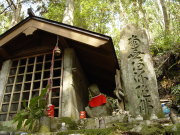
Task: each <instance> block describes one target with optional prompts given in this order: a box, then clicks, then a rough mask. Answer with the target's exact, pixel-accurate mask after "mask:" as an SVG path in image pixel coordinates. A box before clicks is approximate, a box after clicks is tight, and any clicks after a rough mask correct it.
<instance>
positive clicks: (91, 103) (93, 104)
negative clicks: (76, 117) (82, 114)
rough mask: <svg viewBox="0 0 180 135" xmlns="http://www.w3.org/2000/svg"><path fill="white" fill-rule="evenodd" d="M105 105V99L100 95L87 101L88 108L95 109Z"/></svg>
mask: <svg viewBox="0 0 180 135" xmlns="http://www.w3.org/2000/svg"><path fill="white" fill-rule="evenodd" d="M105 103H106V97H105V96H104V95H102V94H100V95H98V96H96V97H93V98H92V99H91V100H90V101H89V106H90V107H97V106H101V105H103V104H105Z"/></svg>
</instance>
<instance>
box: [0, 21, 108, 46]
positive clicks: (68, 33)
mask: <svg viewBox="0 0 180 135" xmlns="http://www.w3.org/2000/svg"><path fill="white" fill-rule="evenodd" d="M29 27H34V28H37V29H40V30H44V31H47V32H50V33H53V34H56V35H59V36H62V37H65V38H69V39H72V40H75V41H78V42H81V43H85V44H88V45H92V46H94V47H99V46H101V45H103V44H105V43H107V42H108V40H105V39H101V38H98V37H95V36H92V35H88V34H86V33H83V32H79V31H75V30H72V29H68V28H64V27H61V26H56V25H54V24H49V23H45V22H40V21H37V20H29V21H28V22H26V23H24V24H23V25H21V26H20V27H19V28H17V29H15V30H14V31H12V32H11V33H10V34H8V35H6V36H5V37H3V38H1V39H0V46H2V45H4V44H5V43H7V42H8V41H10V40H11V39H13V38H14V37H16V36H17V35H19V34H20V33H22V32H24V31H25V30H26V29H28V28H29Z"/></svg>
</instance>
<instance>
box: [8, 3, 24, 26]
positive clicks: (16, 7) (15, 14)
mask: <svg viewBox="0 0 180 135" xmlns="http://www.w3.org/2000/svg"><path fill="white" fill-rule="evenodd" d="M6 1H7V3H8V5H9V6H10V8H11V9H12V21H11V26H14V25H16V24H17V23H18V22H20V21H21V8H22V6H21V3H20V0H17V1H16V4H14V2H13V0H6Z"/></svg>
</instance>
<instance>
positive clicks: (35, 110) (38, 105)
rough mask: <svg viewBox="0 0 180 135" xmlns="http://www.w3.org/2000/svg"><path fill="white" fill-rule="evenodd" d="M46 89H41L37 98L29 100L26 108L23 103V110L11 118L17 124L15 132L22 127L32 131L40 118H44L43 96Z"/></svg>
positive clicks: (44, 104)
mask: <svg viewBox="0 0 180 135" xmlns="http://www.w3.org/2000/svg"><path fill="white" fill-rule="evenodd" d="M47 89H48V87H46V88H45V89H43V90H42V91H41V94H40V95H39V96H37V97H33V98H31V100H30V103H29V106H28V107H26V105H25V102H24V103H23V106H24V107H25V109H23V110H21V111H20V112H18V113H17V114H16V116H15V117H14V118H13V121H14V122H17V123H18V125H17V130H19V129H21V128H22V127H23V125H24V127H28V129H29V130H31V131H32V130H33V128H34V126H35V125H36V123H37V121H38V120H39V119H40V118H41V117H42V116H45V109H46V105H47V101H46V99H45V94H46V93H47Z"/></svg>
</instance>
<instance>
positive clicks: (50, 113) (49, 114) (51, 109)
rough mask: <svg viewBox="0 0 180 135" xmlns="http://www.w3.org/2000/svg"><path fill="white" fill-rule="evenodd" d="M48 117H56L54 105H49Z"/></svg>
mask: <svg viewBox="0 0 180 135" xmlns="http://www.w3.org/2000/svg"><path fill="white" fill-rule="evenodd" d="M47 115H48V116H49V117H54V105H52V104H49V105H48V108H47Z"/></svg>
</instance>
